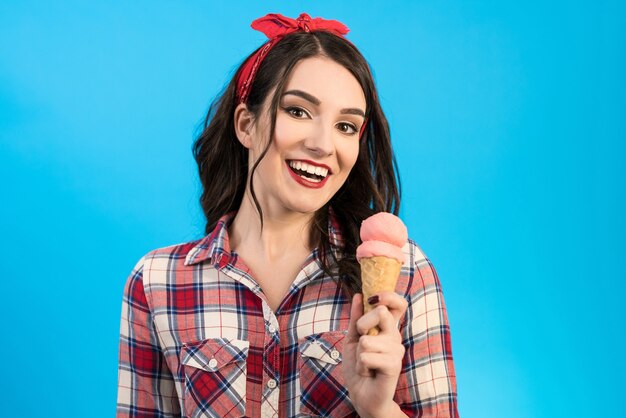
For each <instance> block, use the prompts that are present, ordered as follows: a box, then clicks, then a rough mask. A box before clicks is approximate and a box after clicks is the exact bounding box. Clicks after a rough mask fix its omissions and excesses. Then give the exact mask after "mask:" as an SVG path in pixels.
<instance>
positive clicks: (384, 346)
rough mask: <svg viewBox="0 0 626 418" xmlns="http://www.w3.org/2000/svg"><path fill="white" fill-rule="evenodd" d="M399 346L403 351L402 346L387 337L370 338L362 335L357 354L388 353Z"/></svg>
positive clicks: (395, 340)
mask: <svg viewBox="0 0 626 418" xmlns="http://www.w3.org/2000/svg"><path fill="white" fill-rule="evenodd" d="M398 346H400V347H401V348H402V350H404V346H403V345H402V344H399V343H398V340H397V339H396V338H389V336H388V335H379V336H370V335H362V336H361V338H359V346H358V347H357V351H358V352H359V353H389V352H392V351H393V350H395V349H396V348H398Z"/></svg>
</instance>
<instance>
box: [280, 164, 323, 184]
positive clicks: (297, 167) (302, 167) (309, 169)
mask: <svg viewBox="0 0 626 418" xmlns="http://www.w3.org/2000/svg"><path fill="white" fill-rule="evenodd" d="M287 164H288V165H289V168H290V169H291V171H293V172H294V173H295V174H296V175H298V176H300V177H302V178H303V179H305V180H307V181H310V182H313V183H320V182H321V181H322V180H324V179H325V178H326V177H327V176H328V174H329V173H328V169H327V168H324V167H318V166H314V165H312V164H307V163H305V162H302V161H294V160H291V161H287Z"/></svg>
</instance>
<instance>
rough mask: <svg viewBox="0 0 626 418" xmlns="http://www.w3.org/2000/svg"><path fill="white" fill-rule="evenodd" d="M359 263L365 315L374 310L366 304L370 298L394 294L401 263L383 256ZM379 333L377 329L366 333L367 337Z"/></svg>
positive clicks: (364, 258) (362, 259) (365, 259)
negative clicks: (380, 293) (388, 293)
mask: <svg viewBox="0 0 626 418" xmlns="http://www.w3.org/2000/svg"><path fill="white" fill-rule="evenodd" d="M360 263H361V283H362V290H363V313H364V314H366V313H368V312H369V311H371V310H372V309H374V308H375V306H372V305H370V304H369V303H368V302H367V299H369V297H370V296H374V295H376V294H378V293H379V292H383V291H386V292H394V291H395V290H396V282H397V281H398V276H399V275H400V269H401V268H402V263H401V262H399V261H398V260H396V259H395V258H389V257H383V256H374V257H363V258H361V260H360ZM379 331H380V329H379V328H378V327H374V328H372V329H370V330H369V331H368V333H367V335H378V332H379Z"/></svg>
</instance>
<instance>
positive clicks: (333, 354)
mask: <svg viewBox="0 0 626 418" xmlns="http://www.w3.org/2000/svg"><path fill="white" fill-rule="evenodd" d="M330 358H332V359H333V360H337V359H338V358H339V351H337V350H333V351H331V352H330Z"/></svg>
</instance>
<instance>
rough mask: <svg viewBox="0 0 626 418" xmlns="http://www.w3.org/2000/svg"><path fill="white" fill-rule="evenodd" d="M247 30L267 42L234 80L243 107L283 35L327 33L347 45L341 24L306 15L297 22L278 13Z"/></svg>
mask: <svg viewBox="0 0 626 418" xmlns="http://www.w3.org/2000/svg"><path fill="white" fill-rule="evenodd" d="M250 26H251V27H252V29H255V30H258V31H260V32H263V33H264V34H265V35H266V36H267V37H268V38H269V41H267V42H266V43H265V45H263V46H262V47H261V48H259V49H258V50H257V52H256V53H254V54H253V55H252V56H251V57H250V58H249V59H248V60H247V61H246V62H245V63H244V65H243V67H242V68H241V71H240V73H239V77H238V78H237V97H238V98H239V103H245V102H246V100H247V99H248V94H249V93H250V87H251V86H252V82H253V81H254V77H255V76H256V73H257V71H258V69H259V66H260V65H261V61H263V59H264V58H265V57H266V56H267V53H268V52H269V50H270V49H272V48H273V47H274V45H276V44H277V43H278V41H280V40H281V39H282V38H283V37H284V36H285V35H288V34H290V33H294V32H314V31H327V32H331V33H333V34H335V35H337V36H340V37H342V38H343V39H345V40H346V41H348V42H350V41H349V40H348V39H346V38H345V37H344V36H343V35H345V34H346V33H348V32H349V31H350V29H348V27H347V26H346V25H344V24H343V23H341V22H339V21H337V20H326V19H322V18H321V17H316V18H315V19H312V18H311V16H309V15H308V14H306V13H300V16H298V18H297V19H291V18H289V17H285V16H283V15H281V14H278V13H269V14H267V15H265V16H263V17H260V18H258V19H256V20H254V21H253V22H252V24H251V25H250ZM367 121H368V120H367V117H366V118H365V121H364V123H363V126H362V127H361V131H360V132H359V138H360V137H361V135H362V134H363V131H364V130H365V125H367Z"/></svg>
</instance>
